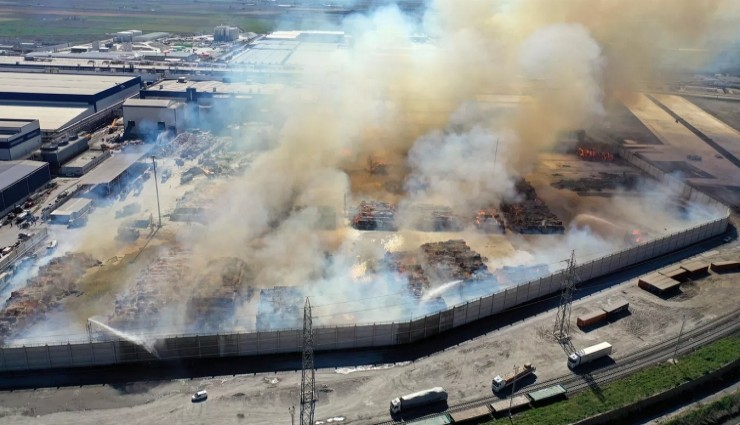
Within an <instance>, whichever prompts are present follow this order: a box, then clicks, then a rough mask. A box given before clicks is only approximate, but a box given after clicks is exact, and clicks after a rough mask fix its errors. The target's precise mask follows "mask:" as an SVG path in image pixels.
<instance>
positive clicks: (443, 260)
mask: <svg viewBox="0 0 740 425" xmlns="http://www.w3.org/2000/svg"><path fill="white" fill-rule="evenodd" d="M420 249H421V252H422V253H423V254H424V257H425V258H426V263H427V264H428V265H429V270H430V272H431V273H433V274H434V277H435V278H436V279H435V280H439V281H441V282H447V281H451V280H482V279H486V278H490V277H491V274H490V273H489V272H488V266H486V263H485V262H486V261H488V259H486V258H485V257H482V256H481V255H480V254H478V253H477V252H475V251H473V250H472V249H470V247H469V246H468V244H466V243H465V241H464V240H462V239H456V240H449V241H446V242H431V243H426V244H424V245H422V246H421V248H420Z"/></svg>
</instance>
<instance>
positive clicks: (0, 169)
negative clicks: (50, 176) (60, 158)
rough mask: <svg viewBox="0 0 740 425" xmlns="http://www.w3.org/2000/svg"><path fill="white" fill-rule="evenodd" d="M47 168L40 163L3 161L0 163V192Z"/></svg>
mask: <svg viewBox="0 0 740 425" xmlns="http://www.w3.org/2000/svg"><path fill="white" fill-rule="evenodd" d="M45 166H47V164H46V163H45V162H40V161H2V162H0V190H2V189H5V188H6V187H8V186H12V185H13V184H15V183H16V182H18V181H19V180H22V179H24V178H26V177H27V176H29V175H31V174H32V173H34V172H35V171H36V170H38V169H40V168H43V167H45Z"/></svg>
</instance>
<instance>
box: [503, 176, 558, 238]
mask: <svg viewBox="0 0 740 425" xmlns="http://www.w3.org/2000/svg"><path fill="white" fill-rule="evenodd" d="M515 188H516V191H517V193H518V194H519V196H520V199H521V201H518V202H503V203H501V211H502V212H503V213H504V218H505V220H506V226H507V227H508V228H509V229H511V230H512V231H514V232H517V233H523V234H562V233H565V226H564V225H563V222H562V220H560V218H558V216H556V215H555V214H554V213H553V212H552V211H550V208H549V207H548V206H547V204H545V202H543V201H542V200H541V199H540V198H538V197H537V192H536V191H535V189H534V187H533V186H532V185H531V184H530V183H529V182H528V181H526V180H519V181H518V182H517V183H516V186H515Z"/></svg>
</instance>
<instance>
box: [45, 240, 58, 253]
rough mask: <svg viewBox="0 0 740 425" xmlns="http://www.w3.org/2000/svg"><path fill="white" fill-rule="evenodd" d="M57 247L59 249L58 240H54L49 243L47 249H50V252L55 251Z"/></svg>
mask: <svg viewBox="0 0 740 425" xmlns="http://www.w3.org/2000/svg"><path fill="white" fill-rule="evenodd" d="M56 247H57V240H56V239H53V240H52V241H51V242H49V244H48V245H46V249H48V250H49V251H51V250H53V249H54V248H56Z"/></svg>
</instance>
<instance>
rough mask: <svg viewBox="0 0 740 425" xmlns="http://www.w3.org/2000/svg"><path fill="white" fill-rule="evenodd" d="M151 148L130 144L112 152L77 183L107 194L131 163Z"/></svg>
mask: <svg viewBox="0 0 740 425" xmlns="http://www.w3.org/2000/svg"><path fill="white" fill-rule="evenodd" d="M151 149H152V146H151V145H140V146H132V147H130V148H127V150H126V151H125V152H121V153H117V154H114V155H112V156H111V157H110V158H108V159H106V160H105V161H103V162H102V163H101V164H100V165H98V166H97V167H95V168H94V169H93V170H92V171H90V172H89V173H87V174H85V175H84V176H83V177H82V178H81V179H80V181H79V182H78V184H79V185H80V186H87V187H92V188H93V189H95V190H96V191H97V192H98V193H99V194H101V195H104V196H107V195H109V194H110V193H111V192H112V191H113V190H114V188H115V187H116V186H118V185H119V183H120V182H121V180H123V179H124V178H125V177H126V176H127V175H128V174H129V170H130V169H132V168H134V167H133V165H134V164H136V163H137V162H138V161H139V160H141V159H142V158H144V157H145V156H146V155H147V154H148V153H149V152H150V151H151Z"/></svg>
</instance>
